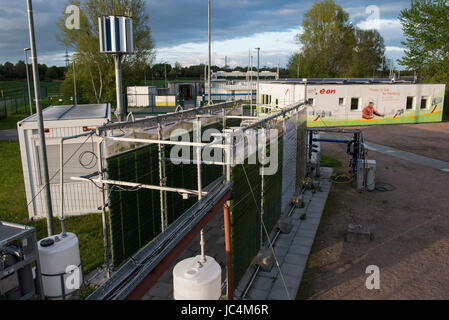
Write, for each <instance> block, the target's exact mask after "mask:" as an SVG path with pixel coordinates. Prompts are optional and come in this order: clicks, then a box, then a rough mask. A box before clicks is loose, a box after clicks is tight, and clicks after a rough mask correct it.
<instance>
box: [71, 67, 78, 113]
mask: <svg viewBox="0 0 449 320" xmlns="http://www.w3.org/2000/svg"><path fill="white" fill-rule="evenodd" d="M72 64H73V94H74V99H75V106H76V105H77V104H78V98H77V93H76V69H75V59H73V62H72Z"/></svg>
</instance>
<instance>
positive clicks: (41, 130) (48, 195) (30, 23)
mask: <svg viewBox="0 0 449 320" xmlns="http://www.w3.org/2000/svg"><path fill="white" fill-rule="evenodd" d="M27 14H28V29H29V34H30V49H31V64H32V68H33V77H34V97H35V100H36V113H37V122H38V131H39V147H40V162H41V168H42V169H41V170H42V176H43V183H44V197H45V200H46V201H44V203H45V206H46V209H47V230H48V235H49V236H52V235H53V234H54V226H53V210H52V206H51V193H50V179H49V176H48V163H47V147H46V144H45V133H44V119H43V115H42V104H41V92H40V88H41V86H40V82H39V68H38V61H37V52H36V39H35V35H34V19H33V5H32V3H31V0H27Z"/></svg>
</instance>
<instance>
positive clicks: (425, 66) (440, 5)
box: [399, 0, 449, 83]
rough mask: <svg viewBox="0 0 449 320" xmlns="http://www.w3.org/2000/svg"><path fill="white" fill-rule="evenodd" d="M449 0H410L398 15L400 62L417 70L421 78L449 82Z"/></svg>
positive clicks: (408, 67)
mask: <svg viewBox="0 0 449 320" xmlns="http://www.w3.org/2000/svg"><path fill="white" fill-rule="evenodd" d="M448 17H449V3H448V2H447V1H445V0H413V1H412V2H411V6H410V8H409V9H404V10H402V11H401V13H400V15H399V20H400V21H401V24H402V29H403V32H404V35H405V41H403V42H402V44H403V45H404V46H406V50H405V55H404V57H403V58H402V59H401V60H400V61H399V64H401V65H403V66H406V67H407V69H409V70H416V71H417V73H418V75H419V77H420V79H421V80H428V81H440V82H444V83H448V82H449V46H448V39H449V19H448Z"/></svg>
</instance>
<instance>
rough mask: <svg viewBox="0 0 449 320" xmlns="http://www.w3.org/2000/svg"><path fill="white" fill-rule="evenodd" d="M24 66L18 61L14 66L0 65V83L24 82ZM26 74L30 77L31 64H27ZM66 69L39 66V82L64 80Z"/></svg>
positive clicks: (9, 63) (8, 64)
mask: <svg viewBox="0 0 449 320" xmlns="http://www.w3.org/2000/svg"><path fill="white" fill-rule="evenodd" d="M26 68H27V67H26V64H25V62H24V61H22V60H19V61H18V62H17V63H16V64H12V63H11V62H5V63H4V64H0V81H1V80H26V77H27V75H26ZM28 72H29V73H30V77H32V71H31V64H30V63H28ZM65 73H66V67H57V66H52V67H48V66H47V65H46V64H39V78H40V80H41V81H53V80H64V77H65Z"/></svg>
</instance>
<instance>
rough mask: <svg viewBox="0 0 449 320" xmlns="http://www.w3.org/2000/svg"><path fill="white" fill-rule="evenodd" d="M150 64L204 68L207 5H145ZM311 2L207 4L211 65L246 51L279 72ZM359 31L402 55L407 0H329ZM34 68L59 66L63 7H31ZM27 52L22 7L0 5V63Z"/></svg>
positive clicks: (45, 0) (197, 1)
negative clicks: (374, 32) (372, 33)
mask: <svg viewBox="0 0 449 320" xmlns="http://www.w3.org/2000/svg"><path fill="white" fill-rule="evenodd" d="M146 2H147V12H148V15H149V17H150V26H151V30H152V37H153V41H154V43H155V45H156V50H157V57H156V61H157V62H169V63H172V64H174V63H175V62H180V63H181V64H182V65H192V64H199V63H205V62H206V61H207V0H147V1H146ZM313 2H314V1H313V0H226V1H223V0H220V1H219V0H212V41H213V43H212V51H213V54H212V59H213V63H214V64H217V65H219V66H222V65H224V62H225V56H227V57H228V64H229V65H230V66H236V65H242V66H247V65H248V50H249V49H251V50H252V55H254V56H256V51H255V50H254V48H256V47H260V48H261V51H260V63H261V66H275V65H277V63H278V61H280V63H281V66H285V65H286V63H287V61H288V57H289V56H290V55H291V54H292V53H294V52H295V51H297V50H298V48H299V46H298V44H296V43H295V41H294V37H295V35H296V34H298V33H300V32H301V27H300V25H301V20H302V16H303V14H304V13H305V12H306V11H307V10H309V9H310V7H311V6H312V4H313ZM336 2H337V3H338V4H339V5H341V6H342V7H343V8H344V9H345V10H346V11H347V12H348V13H349V15H350V19H351V21H352V23H353V24H354V25H356V26H358V27H360V28H362V29H372V28H376V29H378V30H379V32H380V33H381V35H382V36H383V37H384V39H385V45H386V48H387V52H386V54H387V56H389V57H391V58H393V59H398V58H400V57H401V56H402V54H403V48H402V45H401V41H402V40H403V34H402V29H401V25H400V23H399V21H398V19H397V17H398V15H399V13H400V11H401V10H402V9H404V8H407V7H409V6H410V0H396V1H386V0H362V1H360V0H359V1H355V0H352V1H349V0H336ZM33 5H34V18H35V25H36V37H37V50H38V54H39V62H40V63H46V64H48V65H54V64H55V65H64V54H65V48H64V47H63V46H62V45H61V44H60V43H58V42H57V40H56V39H55V36H54V34H55V33H56V32H57V31H58V30H57V27H56V21H57V20H58V17H59V16H60V15H61V14H62V12H63V10H64V8H65V7H66V5H67V1H65V0H33ZM28 46H29V38H28V27H27V19H26V1H25V0H13V1H11V0H0V63H4V62H5V61H11V62H16V61H17V60H19V59H23V48H24V47H28Z"/></svg>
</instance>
